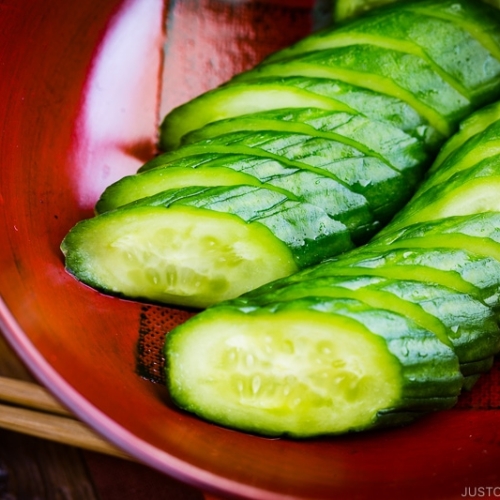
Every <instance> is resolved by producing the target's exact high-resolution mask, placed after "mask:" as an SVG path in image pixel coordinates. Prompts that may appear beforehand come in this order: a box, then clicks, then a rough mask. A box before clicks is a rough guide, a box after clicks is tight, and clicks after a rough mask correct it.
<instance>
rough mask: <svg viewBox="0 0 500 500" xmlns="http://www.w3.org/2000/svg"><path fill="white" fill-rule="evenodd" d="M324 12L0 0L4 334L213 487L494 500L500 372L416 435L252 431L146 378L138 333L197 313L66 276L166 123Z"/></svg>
mask: <svg viewBox="0 0 500 500" xmlns="http://www.w3.org/2000/svg"><path fill="white" fill-rule="evenodd" d="M313 11H314V12H317V11H318V10H317V9H313V6H312V5H311V4H310V3H309V2H308V1H307V0H305V1H303V2H300V1H295V2H287V1H285V0H282V1H279V0H275V1H269V2H264V3H257V2H256V1H253V0H248V1H246V2H236V3H234V2H233V3H230V2H229V1H218V2H216V1H213V0H182V1H177V2H175V3H173V4H171V5H163V4H162V2H161V0H127V1H121V0H101V1H97V0H80V1H79V2H68V1H65V0H50V1H47V2H40V1H38V2H37V1H34V0H33V1H25V2H16V1H14V0H4V1H3V2H1V4H0V14H1V16H0V69H1V78H0V97H1V100H0V103H1V104H0V129H1V134H0V161H1V167H0V230H1V235H2V236H1V244H0V295H1V299H2V300H1V303H0V327H1V329H2V331H3V333H4V334H5V336H6V338H7V340H8V341H9V342H10V344H12V346H13V347H14V349H15V350H16V352H17V353H18V354H19V356H20V357H21V358H22V359H23V360H24V362H25V363H26V365H27V366H28V367H30V369H31V370H32V372H33V373H34V375H35V376H36V377H37V378H38V380H39V381H40V382H41V383H42V384H44V385H45V386H46V387H47V388H48V389H49V390H50V391H52V392H53V394H54V395H55V396H56V397H57V398H59V399H60V400H61V402H62V403H63V404H65V405H66V406H68V407H69V408H70V409H71V410H72V411H73V412H74V413H75V414H76V415H77V416H78V417H79V418H80V419H81V420H83V421H85V422H86V423H88V424H89V425H90V426H91V427H93V428H94V429H95V430H96V431H97V432H98V433H100V434H102V435H103V436H105V437H106V438H107V439H108V440H110V441H111V442H112V443H114V444H115V445H117V446H118V447H120V448H122V449H123V450H124V451H126V452H128V453H129V454H131V455H132V456H133V457H135V458H136V459H138V460H140V461H142V462H144V463H145V464H147V465H149V466H151V467H153V468H155V469H158V470H159V471H162V472H164V473H165V474H168V475H171V476H174V477H176V478H178V479H180V480H183V481H186V482H188V483H190V484H192V485H195V486H197V487H200V488H202V489H203V490H204V491H208V492H211V493H213V494H216V495H220V496H228V497H239V498H253V499H263V500H265V499H285V498H308V499H320V498H321V499H326V498H332V499H334V498H341V499H345V498H348V499H365V498H366V499H368V498H370V499H371V498H386V499H401V498H405V499H422V498H426V499H449V498H450V499H451V498H457V499H458V498H463V497H464V496H466V495H467V494H469V495H472V494H475V493H480V492H483V493H484V492H490V493H491V495H493V494H495V492H496V494H497V496H500V430H499V429H500V412H499V411H498V409H497V408H498V407H499V397H498V391H496V388H497V387H498V385H500V384H497V382H498V380H499V379H500V377H499V375H498V370H497V371H494V372H493V373H492V374H491V375H490V376H488V377H485V378H484V380H483V381H482V382H481V383H480V386H479V387H478V388H477V389H476V391H475V392H474V394H475V395H476V396H470V397H468V396H466V397H465V398H464V399H463V400H462V403H461V405H460V407H459V408H458V409H454V410H452V411H448V412H443V413H440V414H436V415H432V416H429V417H428V418H425V419H422V420H421V421H419V422H417V423H416V424H415V425H412V426H409V427H407V428H403V429H396V430H392V431H384V432H377V433H369V434H365V435H359V436H348V437H341V438H331V439H318V440H307V441H291V440H284V439H283V440H282V439H264V438H260V437H256V436H251V435H246V434H243V433H239V432H235V431H230V430H227V429H223V428H220V427H217V426H214V425H211V424H209V423H206V422H203V421H200V420H198V419H197V418H195V417H193V416H190V415H187V414H185V413H183V412H181V411H179V410H177V409H176V408H175V407H174V406H173V405H172V404H171V403H170V402H169V398H168V394H167V391H166V390H165V389H164V388H163V386H162V385H161V384H158V383H154V382H151V381H149V380H146V379H145V378H143V377H141V376H140V375H139V374H138V357H140V356H139V354H140V353H139V352H138V346H139V341H140V339H141V336H142V341H143V344H141V345H140V346H139V347H140V349H139V350H141V349H142V351H141V352H142V353H143V354H144V350H145V349H146V350H147V348H148V346H147V339H146V340H145V339H144V335H146V334H151V332H153V334H157V333H158V331H162V330H164V329H168V328H169V327H171V326H173V325H174V324H176V323H178V322H180V321H182V320H184V319H185V318H186V317H187V313H185V312H183V311H180V310H176V309H168V308H158V307H148V306H145V305H141V304H137V303H134V302H129V301H125V300H120V299H116V298H112V297H108V296H104V295H102V294H100V293H98V292H96V291H94V290H91V289H90V288H88V287H86V286H83V285H81V284H80V283H78V282H77V281H76V280H75V279H74V278H72V277H71V276H69V275H68V274H67V273H66V272H65V271H64V266H63V260H62V255H61V253H60V250H59V244H60V242H61V240H62V238H63V237H64V235H65V234H66V232H67V231H68V230H69V228H70V227H71V226H72V225H73V224H74V223H76V222H77V221H78V220H80V219H82V218H84V217H88V216H91V215H92V207H93V204H94V202H95V201H96V199H97V197H98V196H99V194H100V193H101V191H102V190H103V189H104V187H105V186H107V185H108V184H110V183H111V182H113V181H114V180H116V179H117V178H119V177H121V176H123V175H125V174H128V173H132V172H134V171H135V170H136V169H137V168H138V167H139V166H140V165H141V163H143V162H144V161H146V160H147V159H148V158H150V157H151V156H152V155H154V154H155V143H156V133H157V126H158V122H159V116H161V115H162V114H163V113H165V112H166V111H168V110H169V109H171V108H172V107H173V106H175V105H177V104H179V103H181V102H182V101H184V100H186V99H189V98H190V97H193V96H194V95H196V94H197V93H200V92H201V91H203V90H205V89H207V88H209V87H213V86H215V85H217V84H218V83H220V82H222V81H224V80H225V79H227V78H228V77H230V76H231V74H233V73H234V72H237V71H240V70H242V69H245V68H247V67H249V66H251V65H252V64H254V63H255V62H257V61H258V60H259V59H260V58H261V57H263V56H264V55H265V54H266V53H268V52H270V51H272V50H275V49H277V48H279V47H281V46H284V45H287V44H289V43H291V42H293V41H294V40H296V39H298V38H300V37H301V36H303V35H305V34H306V33H308V32H309V31H310V30H311V29H312V27H313V17H314V16H312V12H313ZM314 12H313V13H314ZM165 40H166V42H165ZM164 43H166V50H165V57H164V58H162V57H161V54H162V47H163V44H164ZM155 332H156V333H155ZM144 342H146V343H145V344H144ZM152 356H153V357H154V353H153V355H152ZM149 361H150V362H151V359H150V360H149ZM154 364H155V362H154V360H153V362H152V365H154ZM142 368H144V366H143V367H142ZM149 368H151V366H150V367H149ZM153 368H154V366H153ZM495 487H496V488H497V489H496V490H495V489H493V488H495ZM481 488H482V489H481ZM488 488H489V489H488Z"/></svg>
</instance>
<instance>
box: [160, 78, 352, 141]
mask: <svg viewBox="0 0 500 500" xmlns="http://www.w3.org/2000/svg"><path fill="white" fill-rule="evenodd" d="M290 107H301V108H302V107H316V108H322V109H331V110H339V111H352V109H351V108H350V107H349V106H347V105H346V104H343V103H342V102H340V101H336V100H334V99H330V98H327V97H324V96H321V95H317V94H314V93H311V92H308V91H307V90H303V89H300V88H297V87H293V86H292V87H288V86H286V85H279V84H275V85H272V84H270V85H268V86H266V85H251V84H248V85H242V86H223V87H219V88H217V89H214V90H212V91H209V92H207V93H205V94H202V95H201V96H199V97H197V98H195V99H193V100H191V101H190V102H188V103H186V104H184V105H181V106H179V107H177V108H176V109H174V110H173V111H171V112H170V113H169V114H168V115H167V116H166V117H165V119H164V120H163V122H162V124H161V127H160V145H161V147H162V149H163V150H164V151H170V150H172V149H175V148H176V147H178V146H179V144H180V142H181V138H182V137H183V136H184V135H186V134H187V133H188V132H191V131H192V130H196V129H198V128H201V127H203V126H204V125H206V124H207V123H211V122H214V121H217V120H220V119H223V118H230V117H234V116H239V115H244V114H247V113H253V112H258V111H263V110H268V109H277V108H290Z"/></svg>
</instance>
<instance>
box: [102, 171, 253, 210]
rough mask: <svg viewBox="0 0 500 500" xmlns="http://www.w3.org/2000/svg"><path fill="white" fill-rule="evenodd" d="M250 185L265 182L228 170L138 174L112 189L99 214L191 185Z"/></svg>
mask: <svg viewBox="0 0 500 500" xmlns="http://www.w3.org/2000/svg"><path fill="white" fill-rule="evenodd" d="M238 184H247V185H255V186H259V185H261V184H262V183H261V182H260V181H259V180H258V179H256V178H255V177H252V176H251V175H247V174H245V173H243V172H236V171H234V170H232V169H229V168H225V167H211V168H206V167H203V166H201V167H199V168H196V169H195V168H188V167H176V166H169V167H166V168H161V169H158V168H156V169H152V170H148V171H145V172H143V173H139V174H136V175H131V176H126V177H122V178H121V179H120V180H118V181H117V182H115V183H113V184H111V185H110V186H108V187H107V188H106V189H105V190H104V192H103V193H102V194H101V196H100V198H99V200H98V201H97V203H96V207H95V210H96V212H97V213H103V212H107V211H109V210H113V209H115V208H118V207H120V206H122V205H126V204H127V203H131V202H133V201H136V200H139V199H141V198H145V197H147V196H152V195H154V194H157V193H160V192H162V191H166V190H168V189H178V188H182V187H187V186H234V185H238Z"/></svg>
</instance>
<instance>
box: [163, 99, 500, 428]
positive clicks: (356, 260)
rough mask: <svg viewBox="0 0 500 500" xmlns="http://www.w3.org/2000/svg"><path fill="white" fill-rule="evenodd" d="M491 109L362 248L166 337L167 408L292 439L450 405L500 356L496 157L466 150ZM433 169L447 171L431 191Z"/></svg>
mask: <svg viewBox="0 0 500 500" xmlns="http://www.w3.org/2000/svg"><path fill="white" fill-rule="evenodd" d="M499 111H500V102H498V103H496V104H493V105H490V107H487V108H485V109H483V110H481V111H478V112H477V113H476V115H475V116H474V117H471V118H469V119H468V120H466V121H465V122H464V123H463V125H462V128H461V130H460V133H459V137H460V139H455V138H454V139H451V141H452V143H453V147H446V146H445V148H444V149H443V151H447V157H446V158H443V157H441V158H440V160H439V162H440V163H439V166H437V167H435V168H433V169H431V172H432V174H430V175H429V177H428V179H427V181H426V182H428V183H431V184H432V187H431V188H429V189H428V190H424V191H423V193H422V194H420V193H417V194H416V195H415V196H414V197H413V198H412V199H411V200H410V202H409V203H408V205H407V206H406V207H405V208H404V209H403V210H402V211H401V212H400V213H399V214H398V215H397V216H396V217H395V218H394V220H393V221H392V222H391V223H389V224H388V225H387V226H386V227H385V228H384V229H383V230H382V231H381V232H380V233H379V234H378V235H377V236H375V237H374V238H373V239H372V240H371V241H370V242H369V243H367V244H366V245H364V246H361V247H359V248H356V249H353V250H351V251H349V252H347V253H345V254H343V255H339V256H336V257H332V258H330V259H327V260H325V261H323V262H322V263H320V264H318V265H316V266H312V267H309V268H307V269H304V270H301V271H299V272H297V273H295V274H293V275H291V276H289V277H285V278H282V279H280V280H276V281H274V282H271V283H268V284H266V285H264V286H262V287H259V288H258V289H256V290H253V291H250V292H248V293H246V294H243V295H242V296H240V297H238V298H235V299H232V300H229V301H225V302H223V303H220V304H217V305H214V306H212V307H211V308H209V309H207V310H206V311H204V312H201V313H199V314H198V315H196V316H194V317H193V318H191V319H190V320H188V321H186V322H185V323H184V324H182V325H180V326H177V327H176V328H174V329H173V330H172V331H170V333H169V334H168V335H167V337H166V343H165V359H166V361H165V366H166V372H165V373H166V380H167V385H168V388H169V390H170V394H171V395H172V398H173V400H174V402H176V403H177V405H178V406H179V407H180V408H182V409H184V410H187V411H190V412H193V413H195V414H197V415H199V416H200V417H201V418H204V419H208V420H210V421H212V422H214V423H217V424H220V425H224V426H227V427H231V428H235V429H239V430H242V431H248V432H252V433H258V434H263V435H269V436H291V437H298V438H307V437H312V436H320V435H336V434H344V433H348V432H354V431H364V430H369V429H374V428H379V427H384V426H395V425H401V424H404V423H409V422H411V421H413V420H415V419H416V418H417V417H419V416H422V415H424V414H426V413H429V412H433V411H437V410H441V409H446V408H450V407H453V406H454V405H456V403H457V401H458V398H459V396H460V394H461V393H462V392H463V391H469V390H471V389H473V387H474V384H475V383H476V382H477V380H478V379H479V378H480V377H481V375H482V374H484V373H486V372H488V371H489V370H490V369H491V367H492V365H493V361H494V357H495V356H496V355H497V354H498V353H499V352H500V328H499V325H498V310H499V307H500V229H499V228H500V201H499V200H500V198H499V197H498V189H497V188H496V186H497V184H496V183H495V181H496V179H497V178H498V176H499V175H500V152H499V151H496V152H494V153H492V154H489V155H488V156H487V158H486V159H485V158H484V155H482V154H478V155H477V157H475V155H474V151H476V149H477V150H478V151H483V150H484V148H485V147H486V146H487V144H488V143H489V142H491V141H492V139H495V137H496V139H497V140H498V139H499V138H500V129H499V128H498V122H499V121H500V117H499V116H498V113H499ZM492 116H497V118H496V120H492V119H491V117H492ZM481 118H484V120H483V121H481ZM481 122H482V126H481ZM468 127H471V130H467V129H468ZM463 158H468V159H469V161H468V162H467V164H464V163H463V162H462V163H461V164H460V165H459V166H458V167H457V168H453V165H452V164H451V165H450V162H451V163H453V161H456V162H460V161H461V159H463ZM473 158H475V161H472V159H473ZM441 169H446V170H450V171H452V173H450V175H449V177H448V178H447V179H446V180H445V181H443V182H439V181H436V182H435V183H434V182H433V179H434V178H435V176H436V177H437V178H438V179H439V178H440V172H441ZM424 186H425V183H424ZM491 186H493V188H492V187H491ZM492 191H493V192H494V193H496V196H495V195H494V194H493V193H492ZM471 200H473V201H471ZM353 320H354V322H355V323H353V322H352V321H353ZM206 353H209V355H208V356H205V354H206ZM202 356H203V359H201V358H202Z"/></svg>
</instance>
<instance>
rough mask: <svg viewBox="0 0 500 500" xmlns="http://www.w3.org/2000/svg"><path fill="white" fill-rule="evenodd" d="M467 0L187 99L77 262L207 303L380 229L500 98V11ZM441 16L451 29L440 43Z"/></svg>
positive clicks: (348, 28) (431, 7)
mask: <svg viewBox="0 0 500 500" xmlns="http://www.w3.org/2000/svg"><path fill="white" fill-rule="evenodd" d="M453 4H454V6H455V7H454V8H455V10H457V9H458V10H459V11H460V9H461V10H462V11H463V13H462V14H460V12H459V13H458V14H457V13H456V12H455V11H453V12H454V13H452V14H450V12H449V11H450V1H449V0H441V1H434V2H430V1H427V0H426V1H423V2H418V3H416V4H415V5H414V4H413V3H412V2H409V3H408V2H404V3H402V4H401V5H399V4H395V5H394V6H391V7H390V8H386V9H381V10H380V11H377V12H375V11H374V13H373V14H372V15H370V16H368V17H366V18H363V19H360V20H359V21H356V22H353V23H350V24H346V25H343V26H342V27H341V28H338V29H337V28H329V29H328V30H326V32H322V33H321V34H320V35H318V34H313V35H311V37H310V38H309V39H307V40H305V41H304V42H299V44H298V45H297V47H298V49H297V50H296V53H295V54H291V52H290V51H292V52H293V51H294V50H295V49H293V48H291V49H289V50H285V51H283V52H281V53H278V54H277V55H276V56H274V57H272V58H270V59H269V60H266V61H263V62H262V63H261V64H260V65H258V66H257V67H255V68H254V69H252V70H249V71H247V72H245V73H242V74H241V75H238V76H236V77H235V78H233V79H232V80H231V81H229V82H227V83H226V84H224V85H221V86H220V87H218V88H217V89H214V90H212V91H210V92H207V93H205V94H203V95H201V96H199V97H198V98H195V99H193V100H192V101H190V102H188V103H186V104H184V105H182V106H180V107H178V108H177V109H175V110H173V111H172V112H171V113H169V114H168V115H167V116H166V117H165V119H164V121H163V123H162V126H161V134H160V135H161V144H162V145H163V147H164V148H165V149H166V150H169V151H167V152H165V154H164V155H160V156H158V157H157V158H155V159H153V160H151V161H150V162H148V163H147V164H146V165H145V166H144V167H143V168H141V169H140V170H141V172H140V173H137V174H136V175H133V176H129V177H127V178H125V179H123V180H120V181H118V182H117V183H116V184H114V185H113V186H110V188H109V189H108V190H106V192H105V193H103V196H102V198H101V200H99V202H98V204H97V206H96V211H97V212H102V211H104V212H105V213H99V214H98V215H96V216H95V217H93V218H91V219H89V220H86V221H82V222H81V223H80V224H77V225H76V226H75V227H74V228H73V229H72V230H71V231H70V232H69V234H68V236H67V237H66V238H65V240H64V241H63V243H62V250H63V253H64V255H65V257H66V267H67V269H68V271H69V272H70V273H72V274H74V275H75V276H76V277H77V278H78V279H80V280H81V281H83V282H85V283H86V284H88V285H90V286H93V287H95V288H96V289H98V290H100V291H102V292H105V293H109V294H114V295H119V296H126V297H129V298H132V299H139V300H145V301H153V302H161V303H169V304H176V305H182V306H187V307H206V306H209V305H211V304H214V303H217V302H220V301H222V300H227V299H230V298H233V297H236V296H238V295H240V294H241V293H244V292H246V291H249V290H251V289H253V288H256V287H258V286H260V285H263V284H265V283H267V282H269V281H272V280H274V279H277V278H281V277H284V276H287V275H290V274H291V273H293V272H295V271H297V270H300V269H303V268H304V267H306V266H310V265H313V264H316V263H318V262H321V261H322V260H324V259H325V258H328V257H332V256H334V255H336V254H339V253H342V252H345V251H347V250H349V249H351V248H352V247H354V246H357V245H360V244H363V243H365V242H366V241H367V240H368V239H369V238H370V237H371V236H373V234H374V233H375V232H376V231H378V230H379V229H380V228H381V227H383V226H384V225H385V224H386V223H387V222H388V221H389V220H390V219H391V217H392V216H393V215H394V214H395V213H396V212H397V211H398V210H399V209H400V208H401V207H402V206H403V205H404V203H405V202H406V201H407V200H408V199H409V198H410V196H411V195H412V193H413V192H414V190H415V189H416V187H417V185H418V182H419V180H420V179H421V178H422V177H423V175H424V172H425V169H426V168H427V167H428V165H429V163H430V162H431V159H432V156H433V155H434V153H435V152H436V149H437V146H438V145H440V144H441V143H442V142H443V141H444V140H445V139H446V138H447V137H448V136H449V135H450V133H451V132H452V131H453V130H455V129H456V128H457V127H458V123H459V120H461V119H462V118H464V117H465V116H466V115H468V114H469V113H470V112H471V110H473V109H476V108H477V107H478V106H479V105H481V104H483V103H485V102H491V101H492V100H494V99H495V98H498V97H500V48H499V46H498V38H497V35H496V33H497V32H498V31H499V30H498V29H497V31H496V32H495V31H494V30H493V27H495V26H496V27H497V28H500V19H499V17H500V16H499V13H498V12H497V11H496V10H494V9H493V8H488V7H486V6H483V5H480V4H478V3H477V2H472V1H466V0H461V1H456V2H454V3H453ZM395 19H396V20H400V22H401V23H402V25H401V26H400V29H399V30H393V29H392V28H391V26H393V25H394V20H395ZM405 23H406V24H405ZM437 25H439V26H441V28H440V30H441V31H440V32H443V33H447V34H448V35H450V36H449V37H448V38H449V40H448V38H446V37H445V38H446V39H441V38H440V39H439V42H438V41H436V40H434V42H435V43H434V45H433V44H431V34H432V32H433V30H434V29H435V26H437ZM375 26H379V29H378V32H376V31H377V30H375ZM330 33H331V35H330ZM366 33H369V34H370V37H371V38H370V37H369V39H368V38H363V37H364V36H365V34H366ZM360 34H362V35H363V36H361V35H360ZM451 34H452V35H453V36H451ZM448 35H447V36H448ZM360 36H361V38H360ZM329 38H330V39H331V40H335V41H334V45H335V46H333V47H332V46H328V44H327V46H325V47H320V46H315V47H314V49H313V50H312V51H305V52H304V51H303V50H301V49H300V47H304V46H306V47H307V44H308V43H311V44H312V45H311V46H314V44H315V43H316V42H317V40H320V41H321V40H325V39H329ZM308 40H309V41H308ZM370 40H371V41H370ZM403 40H404V41H405V43H403ZM458 42H459V47H460V51H458V53H455V46H456V44H457V43H458ZM301 44H302V45H301ZM304 44H305V45H304ZM403 49H404V50H403ZM471 54H475V56H474V57H471ZM451 55H453V57H451ZM478 61H479V62H478ZM304 68H306V69H307V71H303V69H304ZM480 69H481V70H480ZM253 119H255V120H256V121H255V124H254V125H252V120H253ZM235 155H236V156H237V157H238V159H237V160H236V161H233V159H234V156H235ZM230 156H232V157H233V159H230V158H229V157H230ZM256 158H257V161H256ZM226 160H228V161H226ZM245 163H246V164H247V167H244V166H243V165H245ZM212 168H213V171H212V173H213V176H211V175H210V171H209V170H210V169H212ZM160 169H161V171H160ZM169 169H171V170H169ZM273 169H274V170H273ZM155 170H158V172H155ZM271 170H272V171H273V172H272V173H271ZM166 172H168V174H167V173H166Z"/></svg>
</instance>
